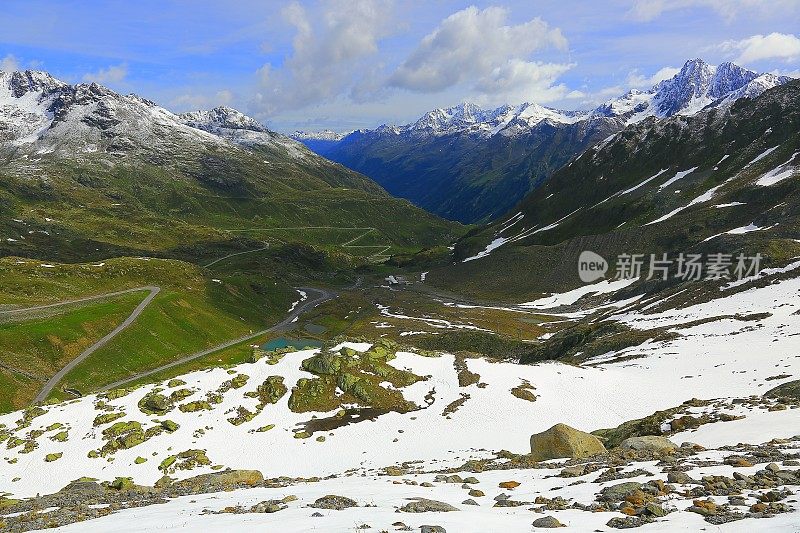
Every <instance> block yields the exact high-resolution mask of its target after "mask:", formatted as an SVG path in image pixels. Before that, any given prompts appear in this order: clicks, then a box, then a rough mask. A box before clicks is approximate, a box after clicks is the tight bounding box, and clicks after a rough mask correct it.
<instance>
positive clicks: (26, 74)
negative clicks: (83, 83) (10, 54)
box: [0, 70, 67, 98]
mask: <svg viewBox="0 0 800 533" xmlns="http://www.w3.org/2000/svg"><path fill="white" fill-rule="evenodd" d="M0 81H2V86H4V87H7V88H8V90H9V91H10V93H11V95H12V96H13V97H14V98H21V97H22V96H24V95H25V94H27V93H30V92H41V93H50V92H53V91H56V90H59V89H63V88H64V87H67V84H66V83H64V82H63V81H61V80H58V79H56V78H54V77H53V76H51V75H50V74H48V73H47V72H42V71H39V70H24V71H14V72H0Z"/></svg>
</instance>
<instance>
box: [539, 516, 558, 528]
mask: <svg viewBox="0 0 800 533" xmlns="http://www.w3.org/2000/svg"><path fill="white" fill-rule="evenodd" d="M531 525H532V526H533V527H549V528H552V527H566V526H564V524H562V523H561V522H559V521H558V519H557V518H556V517H554V516H543V517H541V518H537V519H536V520H534V521H533V524H531Z"/></svg>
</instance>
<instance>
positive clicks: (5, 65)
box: [0, 54, 19, 72]
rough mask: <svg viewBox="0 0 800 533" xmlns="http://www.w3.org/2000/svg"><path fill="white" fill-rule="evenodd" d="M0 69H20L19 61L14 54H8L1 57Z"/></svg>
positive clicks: (9, 70) (7, 70)
mask: <svg viewBox="0 0 800 533" xmlns="http://www.w3.org/2000/svg"><path fill="white" fill-rule="evenodd" d="M0 70H4V71H6V72H11V71H14V70H19V61H17V58H16V57H14V56H13V55H11V54H8V55H7V56H6V57H4V58H3V59H0Z"/></svg>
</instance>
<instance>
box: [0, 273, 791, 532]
mask: <svg viewBox="0 0 800 533" xmlns="http://www.w3.org/2000/svg"><path fill="white" fill-rule="evenodd" d="M792 265H794V263H793V264H792ZM792 265H790V266H789V267H786V268H785V269H779V271H770V272H766V271H765V272H762V273H761V274H760V275H758V276H753V277H751V278H746V279H744V280H742V281H741V282H737V285H736V286H735V287H733V288H729V289H722V290H720V291H719V293H720V295H719V297H718V298H716V299H713V300H710V301H705V302H698V303H694V304H692V303H687V304H685V305H684V306H682V307H676V308H674V309H671V308H666V309H664V306H663V305H662V306H661V309H662V310H658V309H659V307H658V306H656V303H658V302H650V301H649V300H648V299H647V298H642V297H641V296H637V297H633V298H625V299H620V298H619V297H618V296H617V295H615V294H613V293H611V294H606V295H595V296H594V297H593V298H590V299H589V300H586V299H578V301H577V302H573V301H572V299H571V298H568V297H567V296H568V295H553V296H552V297H551V298H550V299H548V300H547V301H549V302H551V303H550V304H548V303H546V302H544V300H543V303H541V305H539V306H537V308H536V310H535V312H536V313H537V314H540V315H553V316H554V315H558V314H560V315H561V316H575V315H579V314H581V313H584V314H586V313H589V316H594V315H592V314H591V313H598V312H599V313H601V315H602V316H603V319H604V320H606V321H613V322H616V323H618V324H620V325H623V324H624V325H625V327H627V328H629V329H630V333H629V335H633V336H636V338H639V337H640V336H644V337H649V336H652V337H651V338H650V340H646V339H644V340H642V341H641V342H637V343H634V345H631V346H630V347H627V348H618V349H614V350H611V351H609V352H607V353H603V354H600V355H595V356H591V357H589V356H588V355H587V354H585V355H586V356H587V358H585V359H584V360H582V361H581V362H580V363H565V362H557V361H547V362H540V363H538V364H532V365H525V364H520V363H519V362H517V361H511V360H499V359H492V358H487V357H476V356H472V357H471V356H469V355H467V354H461V355H452V354H447V353H432V352H425V351H422V350H414V349H412V348H410V347H404V346H398V345H396V344H394V343H392V342H389V341H378V342H372V343H368V342H342V343H340V344H339V345H337V346H329V347H325V348H321V349H314V350H303V351H287V350H278V351H275V352H262V351H261V350H259V349H254V351H253V354H252V358H251V361H250V362H248V363H244V364H240V365H236V366H233V367H230V368H211V369H207V370H201V371H197V372H193V373H190V374H186V375H183V376H180V377H178V378H174V379H170V380H167V381H164V382H160V383H155V384H152V385H146V386H143V387H139V388H136V389H132V390H129V389H126V390H111V391H107V392H104V393H100V394H98V395H92V396H87V397H84V398H80V399H77V400H73V401H71V402H66V403H61V404H53V405H46V406H41V407H32V408H30V409H28V410H25V411H20V412H16V413H11V414H8V415H4V416H2V417H0V440H2V446H3V448H4V449H3V451H2V457H3V461H4V462H3V463H2V465H0V470H2V473H3V475H2V477H1V478H0V491H3V492H4V494H5V496H3V498H2V500H0V515H2V516H1V518H0V520H1V521H2V526H3V528H4V529H7V530H10V531H26V530H33V529H39V528H44V527H55V526H61V527H64V530H65V531H85V530H86V528H87V524H86V523H84V521H86V520H91V522H90V524H91V527H92V530H95V531H112V530H113V531H141V530H151V529H165V528H166V529H169V530H181V529H183V530H197V529H203V530H210V531H216V530H219V531H229V530H231V529H238V528H243V527H253V526H256V527H257V526H271V527H279V528H280V529H281V530H283V531H308V530H313V529H317V530H322V531H352V530H354V529H359V530H366V531H370V530H374V531H410V530H421V531H428V532H441V531H450V532H451V533H452V532H453V531H456V532H461V531H490V530H491V531H502V530H506V531H528V530H532V528H533V530H535V529H538V528H546V527H561V526H565V527H568V528H571V529H574V530H576V531H594V530H600V531H609V530H613V529H615V528H633V527H636V528H641V529H642V530H643V531H676V530H688V531H696V530H701V529H703V528H706V529H708V530H710V529H713V528H721V530H724V531H740V530H742V531H743V530H748V531H750V530H760V531H796V529H797V524H798V523H800V511H799V510H798V497H797V495H796V492H797V490H798V488H800V433H798V429H799V428H800V393H799V392H798V388H800V382H798V380H797V374H798V371H799V370H800V369H799V368H798V366H800V356H798V352H797V348H798V344H797V331H798V321H800V308H799V307H798V305H800V299H798V298H797V294H798V293H800V279H799V278H797V277H794V276H793V273H795V272H796V270H795V267H793V266H792ZM606 285H607V284H606ZM604 286H605V285H604ZM598 288H599V286H598ZM583 292H584V293H585V292H587V291H586V290H584V291H583ZM601 292H602V291H601ZM599 300H603V301H599ZM587 301H591V302H592V304H591V305H592V306H591V307H587V305H586V304H585V302H587ZM582 302H584V303H583V307H584V308H583V310H582V311H577V310H576V309H577V308H578V307H580V306H581V305H582ZM661 303H662V304H663V302H661ZM548 305H555V306H557V307H552V308H548ZM654 306H655V307H654ZM556 310H558V311H556ZM520 312H522V311H520ZM532 316H533V315H532ZM553 316H550V318H549V319H550V320H552V318H553ZM408 319H409V320H411V318H410V317H408ZM551 323H552V322H551ZM559 338H560V337H559V335H558V334H556V335H555V336H552V335H551V334H545V335H543V339H542V340H543V343H544V345H547V342H548V341H547V339H551V341H558V340H559Z"/></svg>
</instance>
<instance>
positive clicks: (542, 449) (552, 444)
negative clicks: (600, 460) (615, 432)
mask: <svg viewBox="0 0 800 533" xmlns="http://www.w3.org/2000/svg"><path fill="white" fill-rule="evenodd" d="M530 444H531V458H532V459H533V460H534V461H547V460H548V459H561V458H572V459H576V458H583V457H591V456H593V455H599V454H603V453H606V448H605V446H603V443H601V442H600V440H599V439H598V438H597V437H595V436H594V435H591V434H589V433H585V432H583V431H579V430H577V429H575V428H572V427H570V426H568V425H566V424H556V425H554V426H553V427H551V428H550V429H548V430H547V431H543V432H541V433H536V434H534V435H531V439H530Z"/></svg>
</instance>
